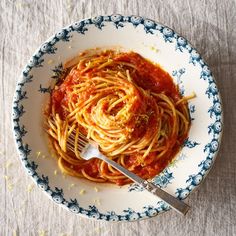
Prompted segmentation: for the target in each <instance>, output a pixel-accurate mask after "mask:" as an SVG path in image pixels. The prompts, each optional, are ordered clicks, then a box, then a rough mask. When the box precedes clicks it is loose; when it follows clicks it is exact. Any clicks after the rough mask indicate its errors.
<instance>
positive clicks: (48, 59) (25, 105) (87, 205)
mask: <svg viewBox="0 0 236 236" xmlns="http://www.w3.org/2000/svg"><path fill="white" fill-rule="evenodd" d="M96 47H100V48H116V47H119V48H123V49H125V50H133V51H135V52H138V53H140V54H141V55H142V56H144V57H145V58H148V59H150V60H151V61H153V62H156V63H158V64H160V65H161V66H162V67H163V68H164V69H165V70H166V71H167V72H168V73H169V74H170V75H172V77H173V79H174V82H175V83H176V84H178V86H179V89H180V92H181V94H182V95H190V94H191V93H192V92H195V94H196V98H195V99H192V100H191V101H190V102H189V111H190V115H191V120H192V126H191V129H190V133H189V137H188V138H187V140H186V141H185V143H184V146H183V148H182V150H181V151H180V152H179V153H178V155H177V157H176V158H175V160H174V161H173V162H172V163H171V164H170V165H169V166H168V167H167V168H166V169H165V170H164V171H163V172H162V173H161V174H159V175H158V176H156V177H154V178H153V179H152V182H153V183H154V184H156V185H157V186H159V187H161V188H163V189H164V190H165V191H167V192H168V193H170V194H172V195H173V196H175V197H177V198H179V199H181V200H183V199H185V198H187V197H188V196H189V194H190V193H191V192H192V191H193V190H194V189H195V188H196V187H197V186H199V185H200V183H201V182H202V180H203V179H204V177H205V176H206V175H207V173H208V171H209V170H210V168H211V167H212V165H213V162H214V160H215V157H216V154H217V151H218V149H219V145H220V140H221V134H222V125H223V116H222V105H221V100H220V95H219V91H218V89H217V86H216V83H215V80H214V78H213V75H212V73H211V71H210V69H209V67H208V66H207V64H206V63H205V62H204V60H203V59H202V57H201V56H200V55H199V53H198V52H197V51H196V50H195V49H194V48H193V47H192V46H191V45H190V43H189V42H188V41H187V40H186V39H185V38H183V37H181V36H180V35H178V34H177V33H176V32H175V31H173V30H172V29H170V28H168V27H166V26H164V25H162V24H160V23H157V22H154V21H152V20H150V19H146V18H142V17H139V16H122V15H111V16H97V17H94V18H91V19H84V20H81V21H78V22H75V23H73V24H71V25H69V26H67V27H65V28H63V29H62V30H61V31H60V32H58V33H56V34H55V35H53V36H52V37H51V38H50V39H48V40H47V41H46V42H45V43H43V44H42V45H41V46H40V47H39V48H38V49H37V50H36V52H35V53H34V54H33V56H32V57H31V59H30V61H29V62H28V64H27V65H26V66H25V68H24V69H23V72H22V74H21V77H20V79H19V81H18V83H17V86H16V91H15V95H14V101H13V115H12V118H13V132H14V137H15V141H16V145H17V149H18V153H19V156H20V159H21V162H22V165H23V166H24V167H25V170H26V172H27V173H28V174H29V175H30V176H31V177H32V179H33V180H34V182H35V183H36V184H37V186H38V187H40V188H41V189H42V191H43V192H44V193H45V194H46V195H47V196H48V197H49V198H50V199H52V200H53V201H54V202H55V203H56V204H58V205H60V206H63V207H64V208H66V209H68V210H70V211H71V212H73V213H76V214H79V215H82V216H86V217H89V218H95V219H102V220H107V221H134V220H138V219H144V218H149V217H153V216H155V215H157V214H159V213H161V212H165V211H167V210H169V206H168V205H167V204H165V203H164V202H163V201H161V200H160V199H158V198H157V197H155V196H153V195H152V194H150V193H148V192H146V191H144V190H143V189H142V188H140V187H139V186H138V185H136V184H131V185H126V186H123V187H118V186H115V185H112V184H98V183H93V182H89V181H88V180H84V179H78V178H74V177H70V176H65V175H63V173H61V172H60V171H59V169H58V167H57V162H56V158H54V157H53V156H52V155H51V154H50V152H49V146H48V140H47V138H46V135H45V131H44V130H43V126H42V124H43V107H44V106H45V103H46V101H47V100H48V99H49V95H50V91H51V89H52V84H53V82H54V81H55V79H57V78H58V77H60V75H61V74H62V73H63V68H62V63H63V62H65V61H66V60H68V59H70V58H73V57H74V56H76V55H77V54H78V53H79V52H82V51H84V50H86V49H90V48H96Z"/></svg>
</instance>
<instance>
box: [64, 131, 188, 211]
mask: <svg viewBox="0 0 236 236" xmlns="http://www.w3.org/2000/svg"><path fill="white" fill-rule="evenodd" d="M67 148H68V149H69V150H70V151H72V152H74V153H75V132H72V133H71V134H70V136H69V137H68V139H67ZM77 151H79V153H80V156H81V158H83V159H85V160H90V159H92V158H98V159H100V160H103V161H105V162H106V163H107V164H109V165H111V166H112V167H114V168H115V169H117V170H118V171H119V172H121V173H122V174H124V175H125V176H127V177H128V178H129V179H131V180H132V181H133V182H135V183H137V184H139V185H140V186H141V187H143V188H144V189H146V190H147V191H149V192H150V193H152V194H154V195H156V196H157V197H159V198H160V199H162V200H163V201H165V202H166V203H167V204H168V205H169V206H170V207H172V208H173V209H174V210H175V211H177V212H178V213H181V214H182V215H185V214H186V213H187V212H188V210H189V209H190V207H189V206H188V205H187V204H185V203H184V202H183V201H181V200H179V199H177V198H175V197H174V196H172V195H170V194H169V193H167V192H165V191H164V190H162V189H161V188H159V187H157V186H156V185H154V184H153V183H151V182H149V181H147V180H144V179H142V178H141V177H139V176H137V175H136V174H134V173H132V172H131V171H129V170H127V169H125V168H124V167H123V166H121V165H119V164H118V163H116V162H115V161H113V160H111V159H109V158H107V157H106V156H104V155H103V154H102V153H101V152H100V151H99V146H98V144H97V143H95V142H94V141H92V140H89V139H87V137H86V136H84V135H83V134H82V133H79V137H78V143H77Z"/></svg>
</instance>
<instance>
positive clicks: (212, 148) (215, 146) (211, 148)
mask: <svg viewBox="0 0 236 236" xmlns="http://www.w3.org/2000/svg"><path fill="white" fill-rule="evenodd" d="M218 148H219V141H218V140H217V139H215V138H213V139H212V141H211V142H210V143H208V144H207V145H206V146H205V148H204V152H207V151H208V152H209V153H211V154H212V153H215V152H216V151H218Z"/></svg>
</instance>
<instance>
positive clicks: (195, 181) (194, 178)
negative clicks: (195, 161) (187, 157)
mask: <svg viewBox="0 0 236 236" xmlns="http://www.w3.org/2000/svg"><path fill="white" fill-rule="evenodd" d="M201 181H202V174H200V173H199V174H196V175H190V176H189V178H188V180H187V181H186V183H190V185H193V186H197V185H199V184H200V183H201Z"/></svg>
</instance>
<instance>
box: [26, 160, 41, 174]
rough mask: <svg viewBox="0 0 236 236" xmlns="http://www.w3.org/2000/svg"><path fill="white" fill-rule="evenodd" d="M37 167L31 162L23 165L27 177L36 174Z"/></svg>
mask: <svg viewBox="0 0 236 236" xmlns="http://www.w3.org/2000/svg"><path fill="white" fill-rule="evenodd" d="M37 167H38V165H36V164H35V163H34V162H33V161H32V162H31V163H30V162H27V163H26V164H25V168H26V171H27V173H28V174H29V175H31V176H33V175H35V174H36V171H35V170H36V169H37Z"/></svg>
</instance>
